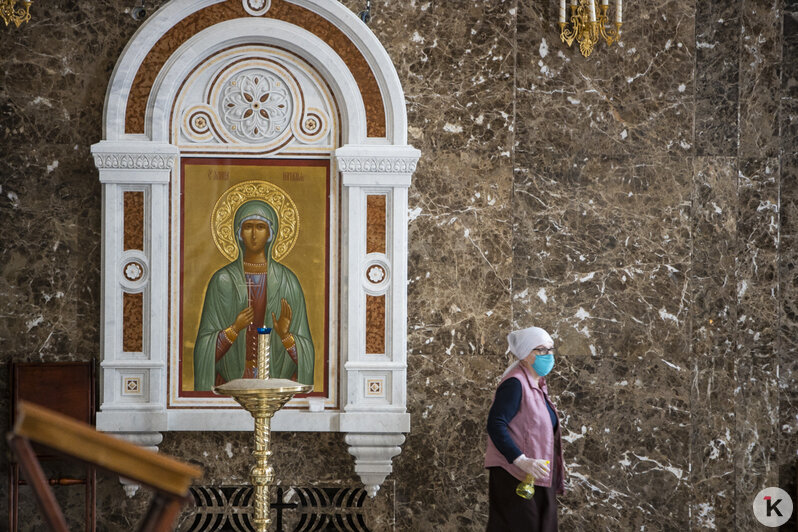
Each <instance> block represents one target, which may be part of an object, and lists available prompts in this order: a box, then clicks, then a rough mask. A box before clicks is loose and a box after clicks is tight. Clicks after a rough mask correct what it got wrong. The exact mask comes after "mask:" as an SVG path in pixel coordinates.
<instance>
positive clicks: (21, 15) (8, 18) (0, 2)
mask: <svg viewBox="0 0 798 532" xmlns="http://www.w3.org/2000/svg"><path fill="white" fill-rule="evenodd" d="M32 3H33V2H31V1H30V0H22V5H21V6H17V0H0V15H2V16H3V22H5V23H6V26H8V24H9V22H13V23H14V24H16V26H17V27H18V28H19V26H20V24H22V23H23V22H28V21H29V20H30V5H31V4H32Z"/></svg>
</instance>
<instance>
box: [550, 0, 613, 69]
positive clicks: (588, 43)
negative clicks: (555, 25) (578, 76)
mask: <svg viewBox="0 0 798 532" xmlns="http://www.w3.org/2000/svg"><path fill="white" fill-rule="evenodd" d="M598 3H599V0H571V5H570V8H571V16H570V18H569V19H568V20H567V21H566V19H565V0H560V22H559V26H560V39H562V42H564V43H565V44H567V45H568V46H571V44H573V42H574V41H576V42H578V43H579V51H580V52H582V55H583V56H585V57H590V54H591V53H592V52H593V47H594V46H595V45H596V43H597V42H598V41H599V38H600V37H601V38H603V39H604V41H606V43H607V46H611V45H612V43H614V42H618V41H619V40H620V38H621V25H622V18H621V17H622V0H616V6H615V28H612V29H607V25H608V24H609V19H608V18H607V11H608V10H609V7H610V6H609V0H601V5H600V6H599V5H598ZM597 7H598V8H599V9H600V11H598V13H597Z"/></svg>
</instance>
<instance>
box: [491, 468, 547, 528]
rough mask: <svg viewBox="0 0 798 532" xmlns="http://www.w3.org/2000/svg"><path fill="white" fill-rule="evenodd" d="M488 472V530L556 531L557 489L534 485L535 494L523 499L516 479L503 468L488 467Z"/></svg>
mask: <svg viewBox="0 0 798 532" xmlns="http://www.w3.org/2000/svg"><path fill="white" fill-rule="evenodd" d="M488 471H489V472H490V473H489V476H490V480H489V487H488V503H489V504H488V527H487V529H486V532H557V498H556V496H555V491H556V488H554V487H550V488H546V487H543V486H535V495H534V496H533V497H532V498H531V499H524V498H523V497H519V496H518V495H517V494H516V493H515V488H516V487H517V486H518V484H519V480H518V479H517V478H515V477H514V476H512V475H511V474H510V473H508V472H507V471H505V470H504V469H503V468H501V467H489V468H488ZM557 473H558V472H557V471H555V472H554V475H552V476H553V480H558V479H559V477H558V476H557ZM552 484H553V485H554V486H556V485H557V484H555V483H552Z"/></svg>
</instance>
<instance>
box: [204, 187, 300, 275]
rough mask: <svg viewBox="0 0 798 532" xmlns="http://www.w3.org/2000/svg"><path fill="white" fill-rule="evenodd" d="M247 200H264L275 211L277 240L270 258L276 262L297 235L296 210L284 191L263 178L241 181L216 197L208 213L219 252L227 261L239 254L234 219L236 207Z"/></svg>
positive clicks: (291, 245) (286, 252)
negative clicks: (262, 179) (260, 179)
mask: <svg viewBox="0 0 798 532" xmlns="http://www.w3.org/2000/svg"><path fill="white" fill-rule="evenodd" d="M249 200H261V201H265V202H266V203H268V204H269V205H271V207H272V208H273V209H274V211H275V212H276V213H277V225H278V229H277V237H276V238H277V241H276V242H275V243H274V247H272V257H273V258H274V260H276V261H278V262H279V261H281V260H283V259H284V258H285V257H286V256H287V255H288V254H289V253H290V252H291V250H292V249H294V245H296V241H297V238H298V237H299V209H298V208H297V206H296V203H294V200H293V199H291V196H289V195H288V193H287V192H286V191H285V190H283V189H282V188H280V187H278V186H277V185H275V184H272V183H269V182H266V181H244V182H243V183H238V184H237V185H233V186H232V187H230V188H228V189H227V190H225V191H224V192H223V193H222V195H221V196H219V199H218V200H217V201H216V205H215V206H214V207H213V211H212V213H211V234H212V235H213V242H214V243H215V244H216V247H217V249H218V250H219V253H221V254H222V255H224V256H225V257H226V258H227V260H230V261H234V260H236V258H237V257H238V244H237V243H236V235H235V234H234V233H235V229H234V228H233V221H234V219H235V215H236V211H237V210H238V208H239V207H240V206H241V205H243V204H244V203H246V202H247V201H249Z"/></svg>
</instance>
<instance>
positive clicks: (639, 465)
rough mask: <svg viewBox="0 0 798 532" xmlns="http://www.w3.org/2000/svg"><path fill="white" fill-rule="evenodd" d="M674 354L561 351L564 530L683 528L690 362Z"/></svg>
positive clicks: (556, 385)
mask: <svg viewBox="0 0 798 532" xmlns="http://www.w3.org/2000/svg"><path fill="white" fill-rule="evenodd" d="M683 343H684V344H685V345H683V346H682V351H684V349H685V347H686V341H685V340H683ZM672 355H673V353H660V354H659V356H633V357H630V356H624V355H623V354H620V355H616V356H604V357H600V356H599V357H593V356H584V355H576V356H574V355H569V354H560V355H559V356H558V362H557V365H556V366H555V371H554V376H553V377H552V378H551V379H550V380H549V382H550V391H551V393H552V396H553V398H554V401H555V403H556V404H557V406H558V408H559V410H560V412H561V415H562V423H563V438H564V442H563V450H564V453H565V461H566V464H567V469H568V479H569V486H570V490H569V491H568V492H567V493H566V494H565V495H564V496H563V497H561V498H560V504H561V506H562V513H561V516H562V530H640V529H641V528H642V529H649V528H652V529H684V528H686V524H687V522H688V508H687V507H686V506H685V505H684V504H681V503H679V502H677V501H684V500H686V499H687V497H688V494H689V477H690V474H689V470H690V459H689V454H690V453H689V430H690V428H689V427H690V412H689V386H688V384H689V375H690V368H689V366H687V365H686V364H682V365H679V364H674V363H672V362H671V361H670V360H666V357H669V358H671V359H672ZM587 405H590V406H589V407H588V406H587ZM630 505H632V506H633V507H634V511H629V507H630Z"/></svg>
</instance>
